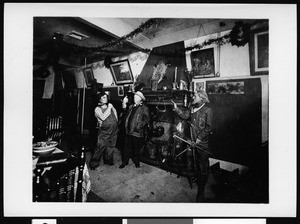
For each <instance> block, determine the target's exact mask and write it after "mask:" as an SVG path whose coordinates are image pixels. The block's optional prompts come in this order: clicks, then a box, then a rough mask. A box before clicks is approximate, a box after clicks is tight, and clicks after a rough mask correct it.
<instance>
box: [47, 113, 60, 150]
mask: <svg viewBox="0 0 300 224" xmlns="http://www.w3.org/2000/svg"><path fill="white" fill-rule="evenodd" d="M62 134H63V130H62V117H61V116H55V117H47V126H46V138H51V139H52V140H55V141H58V143H59V144H60V142H61V137H62Z"/></svg>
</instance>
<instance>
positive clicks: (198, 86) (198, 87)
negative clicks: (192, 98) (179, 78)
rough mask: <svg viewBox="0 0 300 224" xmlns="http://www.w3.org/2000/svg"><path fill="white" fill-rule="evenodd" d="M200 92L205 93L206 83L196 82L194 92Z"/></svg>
mask: <svg viewBox="0 0 300 224" xmlns="http://www.w3.org/2000/svg"><path fill="white" fill-rule="evenodd" d="M199 90H204V91H205V81H196V80H195V81H194V92H195V93H197V92H199Z"/></svg>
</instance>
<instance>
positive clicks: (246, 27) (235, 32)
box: [230, 21, 250, 47]
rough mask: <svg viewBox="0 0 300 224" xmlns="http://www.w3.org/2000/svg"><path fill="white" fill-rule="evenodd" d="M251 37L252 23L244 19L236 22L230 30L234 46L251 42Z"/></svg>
mask: <svg viewBox="0 0 300 224" xmlns="http://www.w3.org/2000/svg"><path fill="white" fill-rule="evenodd" d="M249 38H250V24H249V23H243V22H242V21H238V22H235V26H234V27H233V28H232V30H231V32H230V42H231V45H232V46H234V45H236V46H238V47H240V46H244V45H245V44H247V43H248V42H249Z"/></svg>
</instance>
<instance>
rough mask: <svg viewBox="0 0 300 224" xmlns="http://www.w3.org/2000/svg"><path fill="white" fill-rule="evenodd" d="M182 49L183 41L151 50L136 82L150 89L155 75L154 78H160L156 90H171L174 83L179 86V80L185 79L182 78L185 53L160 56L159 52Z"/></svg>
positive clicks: (184, 66)
mask: <svg viewBox="0 0 300 224" xmlns="http://www.w3.org/2000/svg"><path fill="white" fill-rule="evenodd" d="M183 49H184V42H183V41H180V42H177V43H173V44H168V45H163V46H159V47H156V48H153V50H152V51H151V53H150V55H149V58H148V60H147V61H146V63H145V65H144V67H143V69H142V71H141V73H140V75H139V76H138V78H137V81H136V82H137V83H145V85H146V86H145V88H149V89H150V88H151V79H152V76H153V75H154V74H155V76H156V75H157V76H158V77H157V78H162V79H161V80H160V81H159V82H158V83H157V90H162V89H163V88H167V89H172V85H173V83H174V82H177V83H178V84H179V81H180V79H184V78H185V77H183V76H182V74H183V71H184V69H185V68H186V58H185V53H184V52H183V53H182V54H180V55H178V54H177V55H176V54H174V53H173V54H170V55H169V54H168V55H161V54H160V52H161V51H165V52H167V51H169V52H175V51H178V52H179V51H181V50H183ZM157 52H158V53H157ZM176 68H177V69H176ZM175 70H176V72H175ZM175 76H176V77H175ZM174 79H176V80H174Z"/></svg>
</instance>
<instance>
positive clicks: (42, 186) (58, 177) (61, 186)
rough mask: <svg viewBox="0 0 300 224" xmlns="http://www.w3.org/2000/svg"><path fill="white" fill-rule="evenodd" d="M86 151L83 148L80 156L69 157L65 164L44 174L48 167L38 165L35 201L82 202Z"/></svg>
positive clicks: (55, 165)
mask: <svg viewBox="0 0 300 224" xmlns="http://www.w3.org/2000/svg"><path fill="white" fill-rule="evenodd" d="M84 151H85V149H84V147H82V149H81V153H80V156H78V157H69V158H67V160H66V161H65V162H63V163H58V164H53V165H52V166H51V165H50V166H51V169H50V170H47V171H46V172H44V173H43V171H44V170H45V168H46V167H45V166H39V165H38V164H37V167H36V168H35V170H34V173H35V178H34V181H33V201H34V202H82V184H83V169H84V164H85V152H84ZM48 167H49V166H48ZM76 180H77V181H76Z"/></svg>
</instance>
